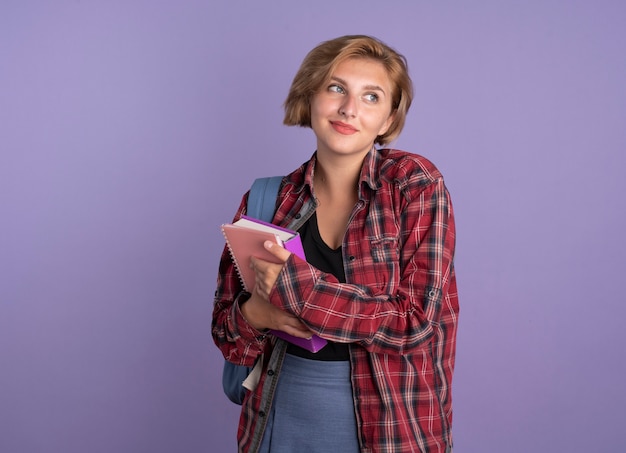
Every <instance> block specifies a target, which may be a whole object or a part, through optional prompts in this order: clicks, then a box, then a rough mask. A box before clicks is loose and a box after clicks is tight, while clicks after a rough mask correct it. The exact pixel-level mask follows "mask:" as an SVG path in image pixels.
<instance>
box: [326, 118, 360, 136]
mask: <svg viewBox="0 0 626 453" xmlns="http://www.w3.org/2000/svg"><path fill="white" fill-rule="evenodd" d="M330 124H331V126H332V127H333V129H335V130H336V131H337V132H339V133H340V134H343V135H352V134H354V133H355V132H357V130H356V129H355V128H354V127H352V126H350V125H349V124H346V123H342V122H341V121H331V122H330Z"/></svg>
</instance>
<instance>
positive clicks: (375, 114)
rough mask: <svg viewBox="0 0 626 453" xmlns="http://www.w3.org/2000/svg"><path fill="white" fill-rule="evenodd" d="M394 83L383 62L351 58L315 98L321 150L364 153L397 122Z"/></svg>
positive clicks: (315, 126) (314, 118)
mask: <svg viewBox="0 0 626 453" xmlns="http://www.w3.org/2000/svg"><path fill="white" fill-rule="evenodd" d="M392 89H393V85H392V82H391V80H390V78H389V75H388V74H387V70H386V69H385V67H384V66H383V64H382V63H380V62H378V61H376V60H372V59H367V58H351V59H348V60H345V61H343V62H342V63H341V64H339V66H337V68H336V70H335V72H334V73H333V74H332V75H331V79H330V82H329V83H328V84H327V85H324V86H322V88H321V89H320V90H319V91H318V92H317V93H316V94H315V95H313V97H312V98H311V128H312V129H313V131H314V132H315V135H316V137H317V152H318V154H327V153H330V154H339V155H356V156H359V157H360V158H362V157H364V156H365V154H367V153H368V152H369V151H370V150H371V149H372V147H373V146H374V140H376V137H377V136H379V135H382V134H384V133H385V132H386V131H387V129H389V126H390V125H391V123H392V122H393V115H391V97H392Z"/></svg>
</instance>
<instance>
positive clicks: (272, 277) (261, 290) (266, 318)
mask: <svg viewBox="0 0 626 453" xmlns="http://www.w3.org/2000/svg"><path fill="white" fill-rule="evenodd" d="M264 245H265V248H266V249H267V250H268V251H269V252H270V253H271V254H272V255H274V256H275V257H276V258H277V260H278V261H280V262H281V263H280V264H276V263H270V262H269V261H264V260H261V259H258V258H254V257H252V259H251V267H252V268H253V269H254V272H255V274H256V283H255V285H254V289H253V290H252V295H251V296H250V299H249V300H248V301H247V302H246V303H245V304H243V305H242V306H241V313H242V314H243V317H244V318H246V321H248V323H250V325H251V326H252V327H254V328H255V329H257V330H263V329H275V330H281V331H283V332H285V333H288V334H290V335H293V336H295V337H300V338H311V336H312V335H313V332H311V331H310V330H309V329H308V328H307V327H306V326H305V325H304V324H302V322H301V321H300V320H299V319H298V318H297V317H296V316H293V315H291V314H289V313H287V312H285V311H283V310H281V309H280V308H278V307H275V306H273V305H272V304H271V303H270V302H269V295H270V292H271V291H272V288H273V287H274V285H275V284H276V279H277V278H278V274H280V271H281V270H282V268H283V265H284V263H285V261H287V259H289V256H290V255H291V252H289V251H287V250H285V249H284V248H283V247H280V246H278V245H276V244H274V243H272V242H270V241H267V242H265V244H264Z"/></svg>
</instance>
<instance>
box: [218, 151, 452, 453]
mask: <svg viewBox="0 0 626 453" xmlns="http://www.w3.org/2000/svg"><path fill="white" fill-rule="evenodd" d="M314 167H315V156H313V157H312V158H311V160H310V161H309V162H307V163H306V164H304V165H303V166H302V167H300V168H299V169H298V170H296V171H295V172H293V173H291V174H290V175H288V176H287V177H286V178H285V180H284V181H283V186H282V188H281V192H280V195H279V203H278V209H277V212H276V215H275V217H274V223H275V224H278V225H282V226H286V227H289V228H292V229H298V228H299V227H300V226H301V225H302V224H303V223H304V222H305V221H306V220H307V219H308V217H309V216H310V215H311V214H312V212H313V210H314V209H315V202H314V199H313V197H312V196H311V187H312V184H313V170H314ZM246 201H247V196H244V199H243V200H242V203H241V206H240V207H239V210H238V212H237V214H236V217H235V218H239V217H240V216H241V215H242V214H244V213H245V206H246ZM454 247H455V228H454V216H453V211H452V205H451V202H450V196H449V194H448V191H447V189H446V187H445V185H444V182H443V178H442V176H441V174H440V173H439V171H438V170H437V169H436V168H435V167H434V166H433V165H432V164H431V163H430V162H429V161H428V160H426V159H424V158H423V157H420V156H417V155H415V154H409V153H405V152H402V151H397V150H387V149H384V150H373V151H372V152H370V153H369V154H368V156H367V157H366V158H365V161H364V164H363V167H362V170H361V176H360V184H359V201H358V203H357V205H356V207H355V209H354V211H353V216H352V219H351V220H350V223H349V225H348V229H347V231H346V234H345V237H344V240H343V258H344V267H345V273H346V283H343V284H342V283H339V282H338V281H337V280H336V279H335V278H334V277H333V276H332V275H329V274H325V273H323V272H321V271H319V270H317V269H316V268H314V267H312V266H311V265H309V264H308V263H306V262H305V261H303V260H301V259H299V258H297V257H295V256H294V255H292V256H291V257H290V258H289V260H288V261H287V262H286V264H285V266H284V268H283V270H282V272H281V274H280V275H279V277H278V280H277V282H276V285H275V287H274V289H273V291H272V293H271V294H270V302H271V303H272V304H274V305H276V306H278V307H280V308H282V309H283V310H285V311H288V312H290V313H293V314H294V315H296V316H298V317H300V318H301V319H302V320H303V321H304V323H305V324H306V325H307V326H308V327H309V328H310V329H311V330H312V331H314V332H315V333H317V334H318V335H319V336H321V337H323V338H326V339H329V340H333V341H337V342H344V343H350V363H351V368H352V387H353V394H354V400H355V408H356V417H357V422H358V428H359V436H360V438H359V442H360V444H361V451H362V452H388V453H391V452H442V453H443V452H450V451H452V433H451V426H452V399H451V382H452V372H453V369H454V358H455V350H456V348H455V340H456V332H457V322H458V313H459V306H458V297H457V289H456V279H455V274H454V265H453V257H454ZM240 293H241V286H240V283H239V281H238V278H237V274H236V272H235V269H234V268H233V265H232V262H231V260H230V258H229V255H228V253H227V252H226V250H224V254H223V255H222V259H221V262H220V269H219V276H218V289H217V292H216V298H215V305H214V313H213V326H212V327H213V336H214V340H215V343H216V344H217V345H218V347H219V348H220V349H221V350H222V352H223V353H224V356H225V357H226V358H227V359H228V360H230V361H232V362H235V363H238V364H243V365H252V364H253V363H254V361H255V359H256V358H257V357H258V356H259V355H260V354H261V353H265V354H264V358H265V360H264V368H263V374H262V377H261V381H260V383H259V386H258V387H257V389H256V390H255V391H254V392H252V393H250V394H249V395H248V396H247V397H246V400H245V401H244V404H243V407H242V413H241V418H240V422H239V429H238V440H239V451H241V452H256V451H257V450H258V447H259V444H260V441H261V439H262V436H263V430H264V428H265V418H266V415H267V414H269V412H270V408H271V403H272V398H273V392H274V390H275V386H276V382H277V379H278V375H279V374H280V365H281V364H282V358H283V357H284V354H285V349H286V346H285V344H284V342H282V340H276V339H275V338H274V337H272V336H270V335H268V336H265V335H263V334H262V333H261V332H259V331H257V330H255V329H254V328H252V327H251V326H250V325H249V324H247V323H246V321H245V320H244V319H243V317H242V316H241V312H240V310H239V308H238V304H237V303H235V302H236V301H237V298H238V297H239V295H240Z"/></svg>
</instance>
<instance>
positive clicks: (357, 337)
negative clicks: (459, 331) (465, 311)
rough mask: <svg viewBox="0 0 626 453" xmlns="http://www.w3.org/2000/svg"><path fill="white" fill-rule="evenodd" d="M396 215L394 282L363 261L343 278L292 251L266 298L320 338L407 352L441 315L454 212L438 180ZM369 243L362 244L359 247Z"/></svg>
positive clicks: (428, 334) (452, 244) (429, 334)
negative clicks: (397, 234)
mask: <svg viewBox="0 0 626 453" xmlns="http://www.w3.org/2000/svg"><path fill="white" fill-rule="evenodd" d="M397 221H398V222H399V227H400V237H399V245H400V250H399V255H396V256H397V260H398V266H397V268H398V271H399V275H398V277H397V280H398V281H397V282H392V284H391V285H388V284H382V285H381V284H380V283H381V282H380V281H377V280H376V279H377V278H380V274H378V275H377V273H376V268H375V267H374V266H372V267H371V268H367V267H365V266H364V268H363V269H362V272H361V273H360V275H355V276H354V278H353V279H352V281H353V280H358V279H360V280H361V281H359V282H358V283H357V284H341V283H339V282H338V281H337V280H336V279H335V278H334V277H333V276H331V275H328V274H324V273H322V272H320V271H318V270H317V269H315V268H314V267H312V266H310V265H308V264H307V263H306V262H305V261H303V260H300V259H299V258H297V257H294V256H292V257H290V258H289V259H288V260H287V262H286V264H285V266H284V269H283V271H282V272H281V274H280V275H279V277H278V280H277V283H276V285H275V287H274V288H273V290H272V292H271V294H270V302H271V303H272V304H274V305H276V306H277V307H279V308H281V309H283V310H286V311H288V312H289V313H291V314H293V315H295V316H298V317H299V318H301V319H302V320H303V322H304V323H305V324H306V325H307V327H309V328H310V329H311V330H312V331H314V332H315V333H316V334H318V335H320V336H321V337H323V338H326V339H329V340H333V341H338V342H358V343H360V344H361V345H362V346H364V347H365V348H366V349H368V350H370V351H373V352H374V351H375V352H382V353H389V352H391V353H398V352H399V353H401V354H405V353H409V352H411V351H413V350H414V349H415V348H419V347H421V346H422V345H424V344H427V342H428V340H429V339H430V338H431V337H432V335H433V333H434V327H436V326H437V325H438V324H439V322H440V317H441V312H442V304H443V303H444V299H445V298H446V297H447V293H448V289H449V285H450V279H451V276H452V275H453V257H454V247H455V229H454V216H453V212H452V205H451V203H450V198H449V194H448V191H447V189H446V187H445V185H444V182H443V180H442V179H441V178H439V179H436V180H434V181H433V182H432V183H430V184H428V185H427V186H426V187H424V188H423V190H421V191H419V193H416V194H415V195H414V196H412V197H411V199H410V200H409V201H408V202H407V203H406V204H405V205H404V206H403V208H402V211H401V212H400V213H399V215H398V216H397ZM368 247H369V245H368V244H364V245H363V249H364V250H366V252H365V253H369V252H370V251H369V249H368ZM368 279H369V280H370V281H368ZM383 287H384V288H386V290H381V289H379V288H383Z"/></svg>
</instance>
